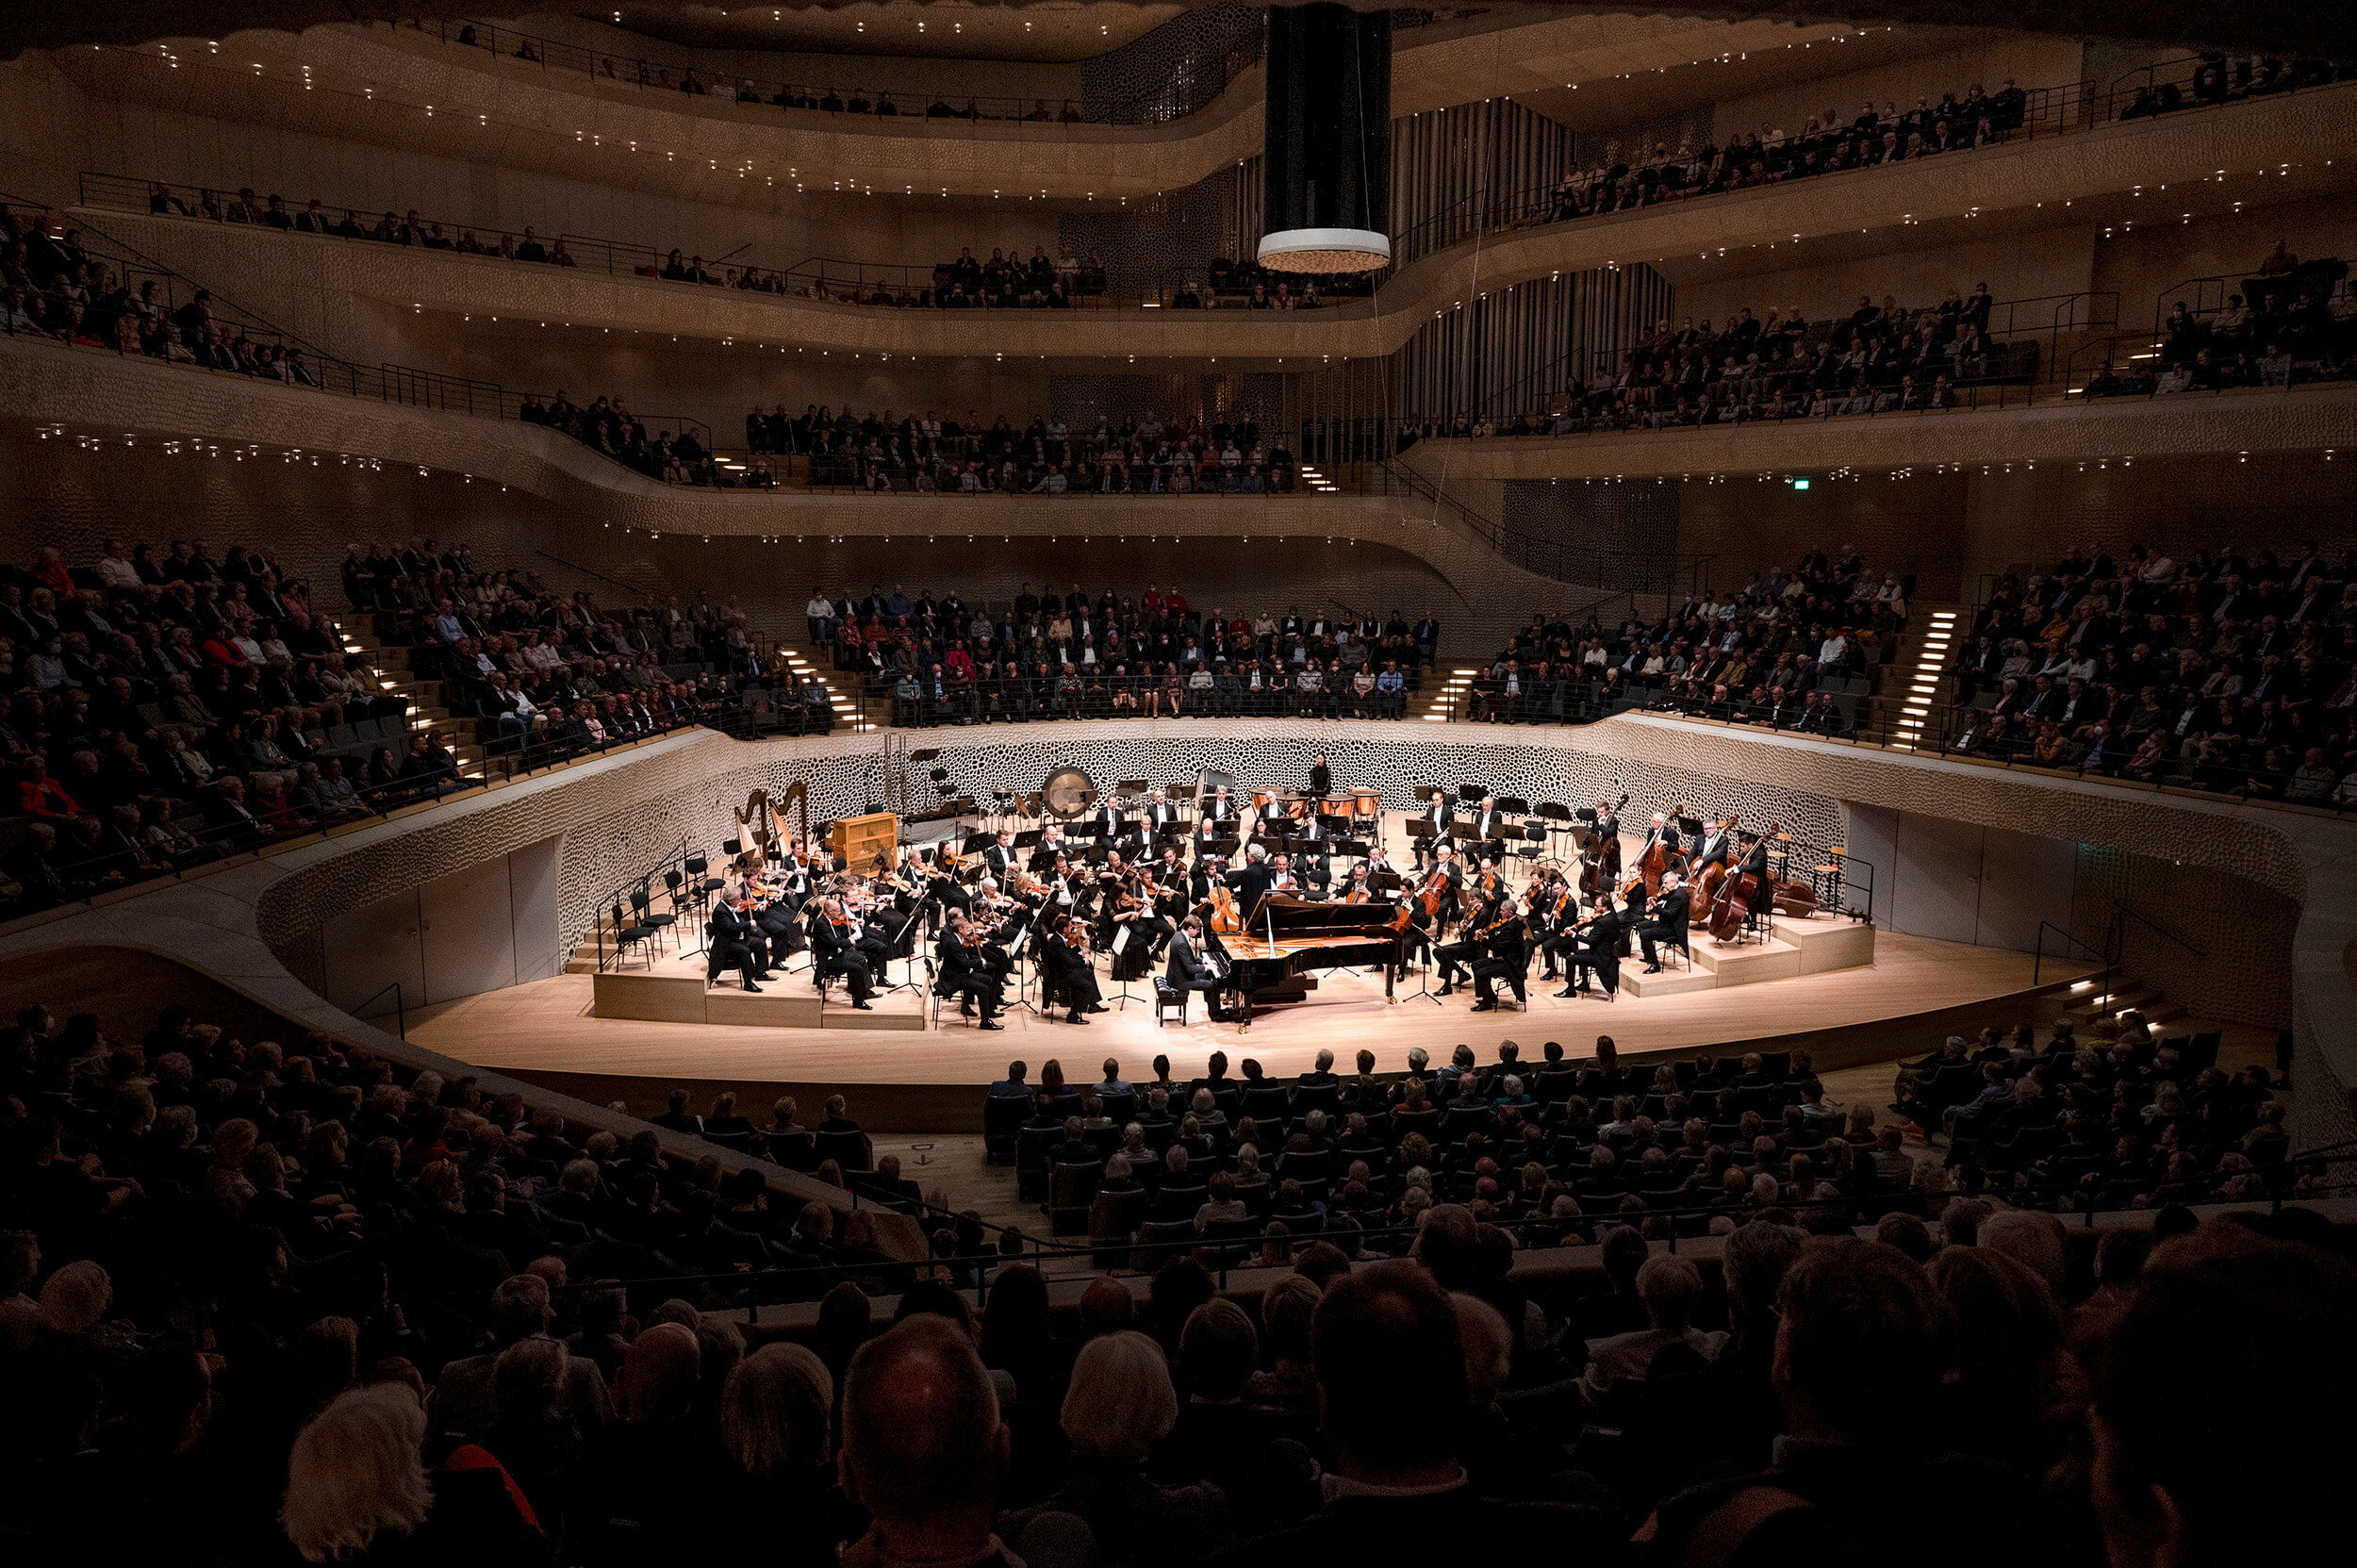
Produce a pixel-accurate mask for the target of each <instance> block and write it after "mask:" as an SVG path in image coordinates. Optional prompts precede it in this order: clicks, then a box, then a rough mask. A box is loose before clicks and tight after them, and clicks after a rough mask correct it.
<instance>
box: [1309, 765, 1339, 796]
mask: <svg viewBox="0 0 2357 1568" xmlns="http://www.w3.org/2000/svg"><path fill="white" fill-rule="evenodd" d="M1333 793H1334V770H1333V769H1332V768H1330V767H1327V766H1326V764H1324V763H1322V762H1320V763H1312V764H1310V794H1312V795H1314V796H1317V797H1318V798H1319V799H1320V800H1324V799H1325V798H1326V797H1327V796H1328V795H1331V794H1333Z"/></svg>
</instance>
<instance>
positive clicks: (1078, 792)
mask: <svg viewBox="0 0 2357 1568" xmlns="http://www.w3.org/2000/svg"><path fill="white" fill-rule="evenodd" d="M1039 803H1040V809H1041V810H1042V812H1043V813H1045V814H1046V815H1047V816H1050V817H1078V816H1080V813H1082V812H1084V811H1086V810H1088V809H1089V807H1091V806H1093V805H1095V804H1096V785H1095V784H1091V783H1090V782H1089V776H1088V774H1087V772H1086V771H1084V770H1083V769H1081V768H1078V767H1059V768H1057V769H1056V770H1055V771H1054V772H1053V773H1050V774H1048V775H1047V783H1046V784H1042V785H1040V790H1039Z"/></svg>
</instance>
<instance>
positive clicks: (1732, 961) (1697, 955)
mask: <svg viewBox="0 0 2357 1568" xmlns="http://www.w3.org/2000/svg"><path fill="white" fill-rule="evenodd" d="M1694 966H1695V967H1697V968H1700V969H1707V970H1709V971H1710V972H1711V973H1712V974H1714V975H1716V976H1717V977H1718V983H1720V984H1721V985H1753V984H1756V983H1758V982H1761V981H1766V980H1789V979H1791V978H1792V977H1793V976H1794V975H1797V974H1799V973H1800V972H1801V949H1800V948H1799V946H1798V945H1797V944H1795V943H1791V942H1787V941H1785V940H1784V939H1783V938H1781V937H1776V936H1772V937H1770V938H1769V939H1768V940H1767V941H1765V942H1744V943H1739V944H1736V945H1733V946H1729V947H1721V946H1720V945H1719V944H1718V943H1716V942H1714V941H1712V940H1711V939H1710V938H1709V937H1707V936H1705V937H1701V938H1698V939H1697V940H1696V941H1695V943H1694Z"/></svg>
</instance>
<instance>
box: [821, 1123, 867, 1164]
mask: <svg viewBox="0 0 2357 1568" xmlns="http://www.w3.org/2000/svg"><path fill="white" fill-rule="evenodd" d="M872 1147H873V1146H871V1145H870V1144H869V1143H868V1141H867V1134H866V1133H865V1132H862V1131H858V1130H857V1129H856V1128H855V1129H853V1130H851V1131H848V1132H825V1131H822V1132H820V1133H819V1134H818V1159H819V1163H820V1164H825V1163H826V1162H827V1161H829V1160H832V1161H833V1162H834V1163H835V1164H836V1165H837V1166H838V1167H839V1168H841V1169H842V1170H843V1172H844V1173H845V1174H846V1175H849V1173H850V1172H852V1171H855V1170H872V1169H874V1168H875V1164H876V1163H875V1160H874V1159H873V1157H872V1153H871V1150H872Z"/></svg>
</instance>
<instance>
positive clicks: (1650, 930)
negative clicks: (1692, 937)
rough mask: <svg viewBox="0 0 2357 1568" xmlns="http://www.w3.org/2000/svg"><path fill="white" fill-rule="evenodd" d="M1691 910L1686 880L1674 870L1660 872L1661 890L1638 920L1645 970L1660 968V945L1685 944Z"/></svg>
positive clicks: (1672, 946) (1652, 973)
mask: <svg viewBox="0 0 2357 1568" xmlns="http://www.w3.org/2000/svg"><path fill="white" fill-rule="evenodd" d="M1691 913H1692V900H1691V898H1690V896H1689V894H1688V893H1687V890H1686V880H1685V879H1684V878H1683V877H1680V876H1679V875H1678V874H1677V873H1676V872H1675V871H1665V872H1663V873H1662V875H1661V893H1660V896H1659V897H1657V898H1656V899H1655V900H1653V901H1652V902H1650V903H1648V904H1647V905H1646V906H1645V917H1644V918H1643V919H1641V920H1640V921H1638V922H1637V941H1638V945H1639V946H1640V948H1641V949H1643V950H1644V954H1645V973H1647V974H1649V975H1657V974H1659V973H1660V972H1661V954H1660V953H1659V952H1658V951H1657V950H1656V944H1659V945H1660V946H1661V947H1670V948H1679V949H1683V948H1684V947H1685V946H1686V927H1687V920H1688V918H1689V916H1690V915H1691Z"/></svg>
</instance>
